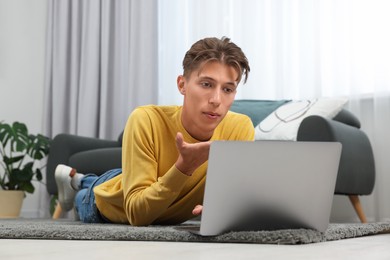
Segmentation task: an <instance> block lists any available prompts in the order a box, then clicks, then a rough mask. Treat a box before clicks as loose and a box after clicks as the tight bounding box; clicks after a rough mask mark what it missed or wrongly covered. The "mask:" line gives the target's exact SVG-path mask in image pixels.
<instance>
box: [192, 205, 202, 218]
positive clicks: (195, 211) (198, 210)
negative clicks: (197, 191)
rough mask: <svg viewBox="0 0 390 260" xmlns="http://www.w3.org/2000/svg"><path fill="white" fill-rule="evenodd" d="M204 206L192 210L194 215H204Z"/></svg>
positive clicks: (197, 206)
mask: <svg viewBox="0 0 390 260" xmlns="http://www.w3.org/2000/svg"><path fill="white" fill-rule="evenodd" d="M202 210H203V206H202V205H196V206H195V208H194V209H193V210H192V214H193V215H195V216H199V215H200V214H202Z"/></svg>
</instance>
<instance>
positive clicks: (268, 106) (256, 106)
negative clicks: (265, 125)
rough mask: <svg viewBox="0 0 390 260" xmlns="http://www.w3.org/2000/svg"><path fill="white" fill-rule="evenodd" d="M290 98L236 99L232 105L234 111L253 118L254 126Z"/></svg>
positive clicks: (231, 108)
mask: <svg viewBox="0 0 390 260" xmlns="http://www.w3.org/2000/svg"><path fill="white" fill-rule="evenodd" d="M289 101H290V100H249V99H239V100H235V101H234V102H233V104H232V106H231V107H230V110H231V111H233V112H237V113H241V114H245V115H247V116H249V117H250V118H251V120H252V123H253V126H256V125H258V124H259V123H260V122H261V121H262V120H263V119H264V118H266V117H267V116H268V115H269V114H271V113H272V112H273V111H275V109H277V108H278V107H280V106H281V105H284V104H285V103H287V102H289Z"/></svg>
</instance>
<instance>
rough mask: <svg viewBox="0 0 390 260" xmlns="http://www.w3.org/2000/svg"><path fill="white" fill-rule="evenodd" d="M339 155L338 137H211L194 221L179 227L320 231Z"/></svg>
mask: <svg viewBox="0 0 390 260" xmlns="http://www.w3.org/2000/svg"><path fill="white" fill-rule="evenodd" d="M340 156H341V144H340V143H338V142H293V141H255V142H246V141H213V142H212V144H211V147H210V154H209V161H208V171H207V176H206V186H205V194H204V200H203V212H202V216H201V221H200V227H194V226H187V228H186V227H182V228H181V229H183V228H184V229H186V230H189V231H191V232H193V233H196V234H199V235H202V236H215V235H219V234H222V233H225V232H229V231H259V230H277V229H296V228H306V229H314V230H318V231H320V232H324V231H325V230H326V229H327V227H328V225H329V218H330V212H331V207H332V201H333V194H334V190H335V185H336V179H337V172H338V167H339V161H340ZM194 228H195V229H194Z"/></svg>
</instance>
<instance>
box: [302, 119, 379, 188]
mask: <svg viewBox="0 0 390 260" xmlns="http://www.w3.org/2000/svg"><path fill="white" fill-rule="evenodd" d="M297 141H329V142H340V143H341V144H342V152H341V158H340V166H339V172H338V176H337V182H336V189H335V193H336V194H348V195H368V194H371V192H372V190H373V188H374V184H375V163H374V155H373V151H372V148H371V144H370V141H369V139H368V137H367V136H366V134H365V133H364V132H363V131H361V130H360V129H358V128H356V127H355V126H350V125H347V124H344V123H341V122H338V121H335V120H330V119H326V118H324V117H321V116H309V117H307V118H305V119H304V120H303V121H302V123H301V124H300V126H299V129H298V135H297Z"/></svg>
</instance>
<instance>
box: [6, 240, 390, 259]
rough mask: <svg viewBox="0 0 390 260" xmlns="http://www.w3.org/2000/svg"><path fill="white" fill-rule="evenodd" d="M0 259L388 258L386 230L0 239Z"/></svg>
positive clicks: (389, 246)
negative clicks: (335, 234) (276, 237)
mask: <svg viewBox="0 0 390 260" xmlns="http://www.w3.org/2000/svg"><path fill="white" fill-rule="evenodd" d="M0 259H29V260H37V259H39V260H42V259H57V260H60V259H67V260H69V259H105V260H107V259H159V260H160V259H170V260H171V259H172V260H175V259H180V260H182V259H185V260H191V259H212V260H218V259H224V260H226V259H236V260H241V259H272V260H276V259H289V260H292V259H316V260H319V259H332V260H333V259H343V260H344V259H354V260H356V259H370V260H372V259H390V234H381V235H375V236H367V237H360V238H353V239H344V240H339V241H332V242H325V243H316V244H308V245H289V246H286V245H258V244H256V245H254V244H217V243H183V242H132V241H69V240H27V239H26V240H11V239H3V240H0Z"/></svg>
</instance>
